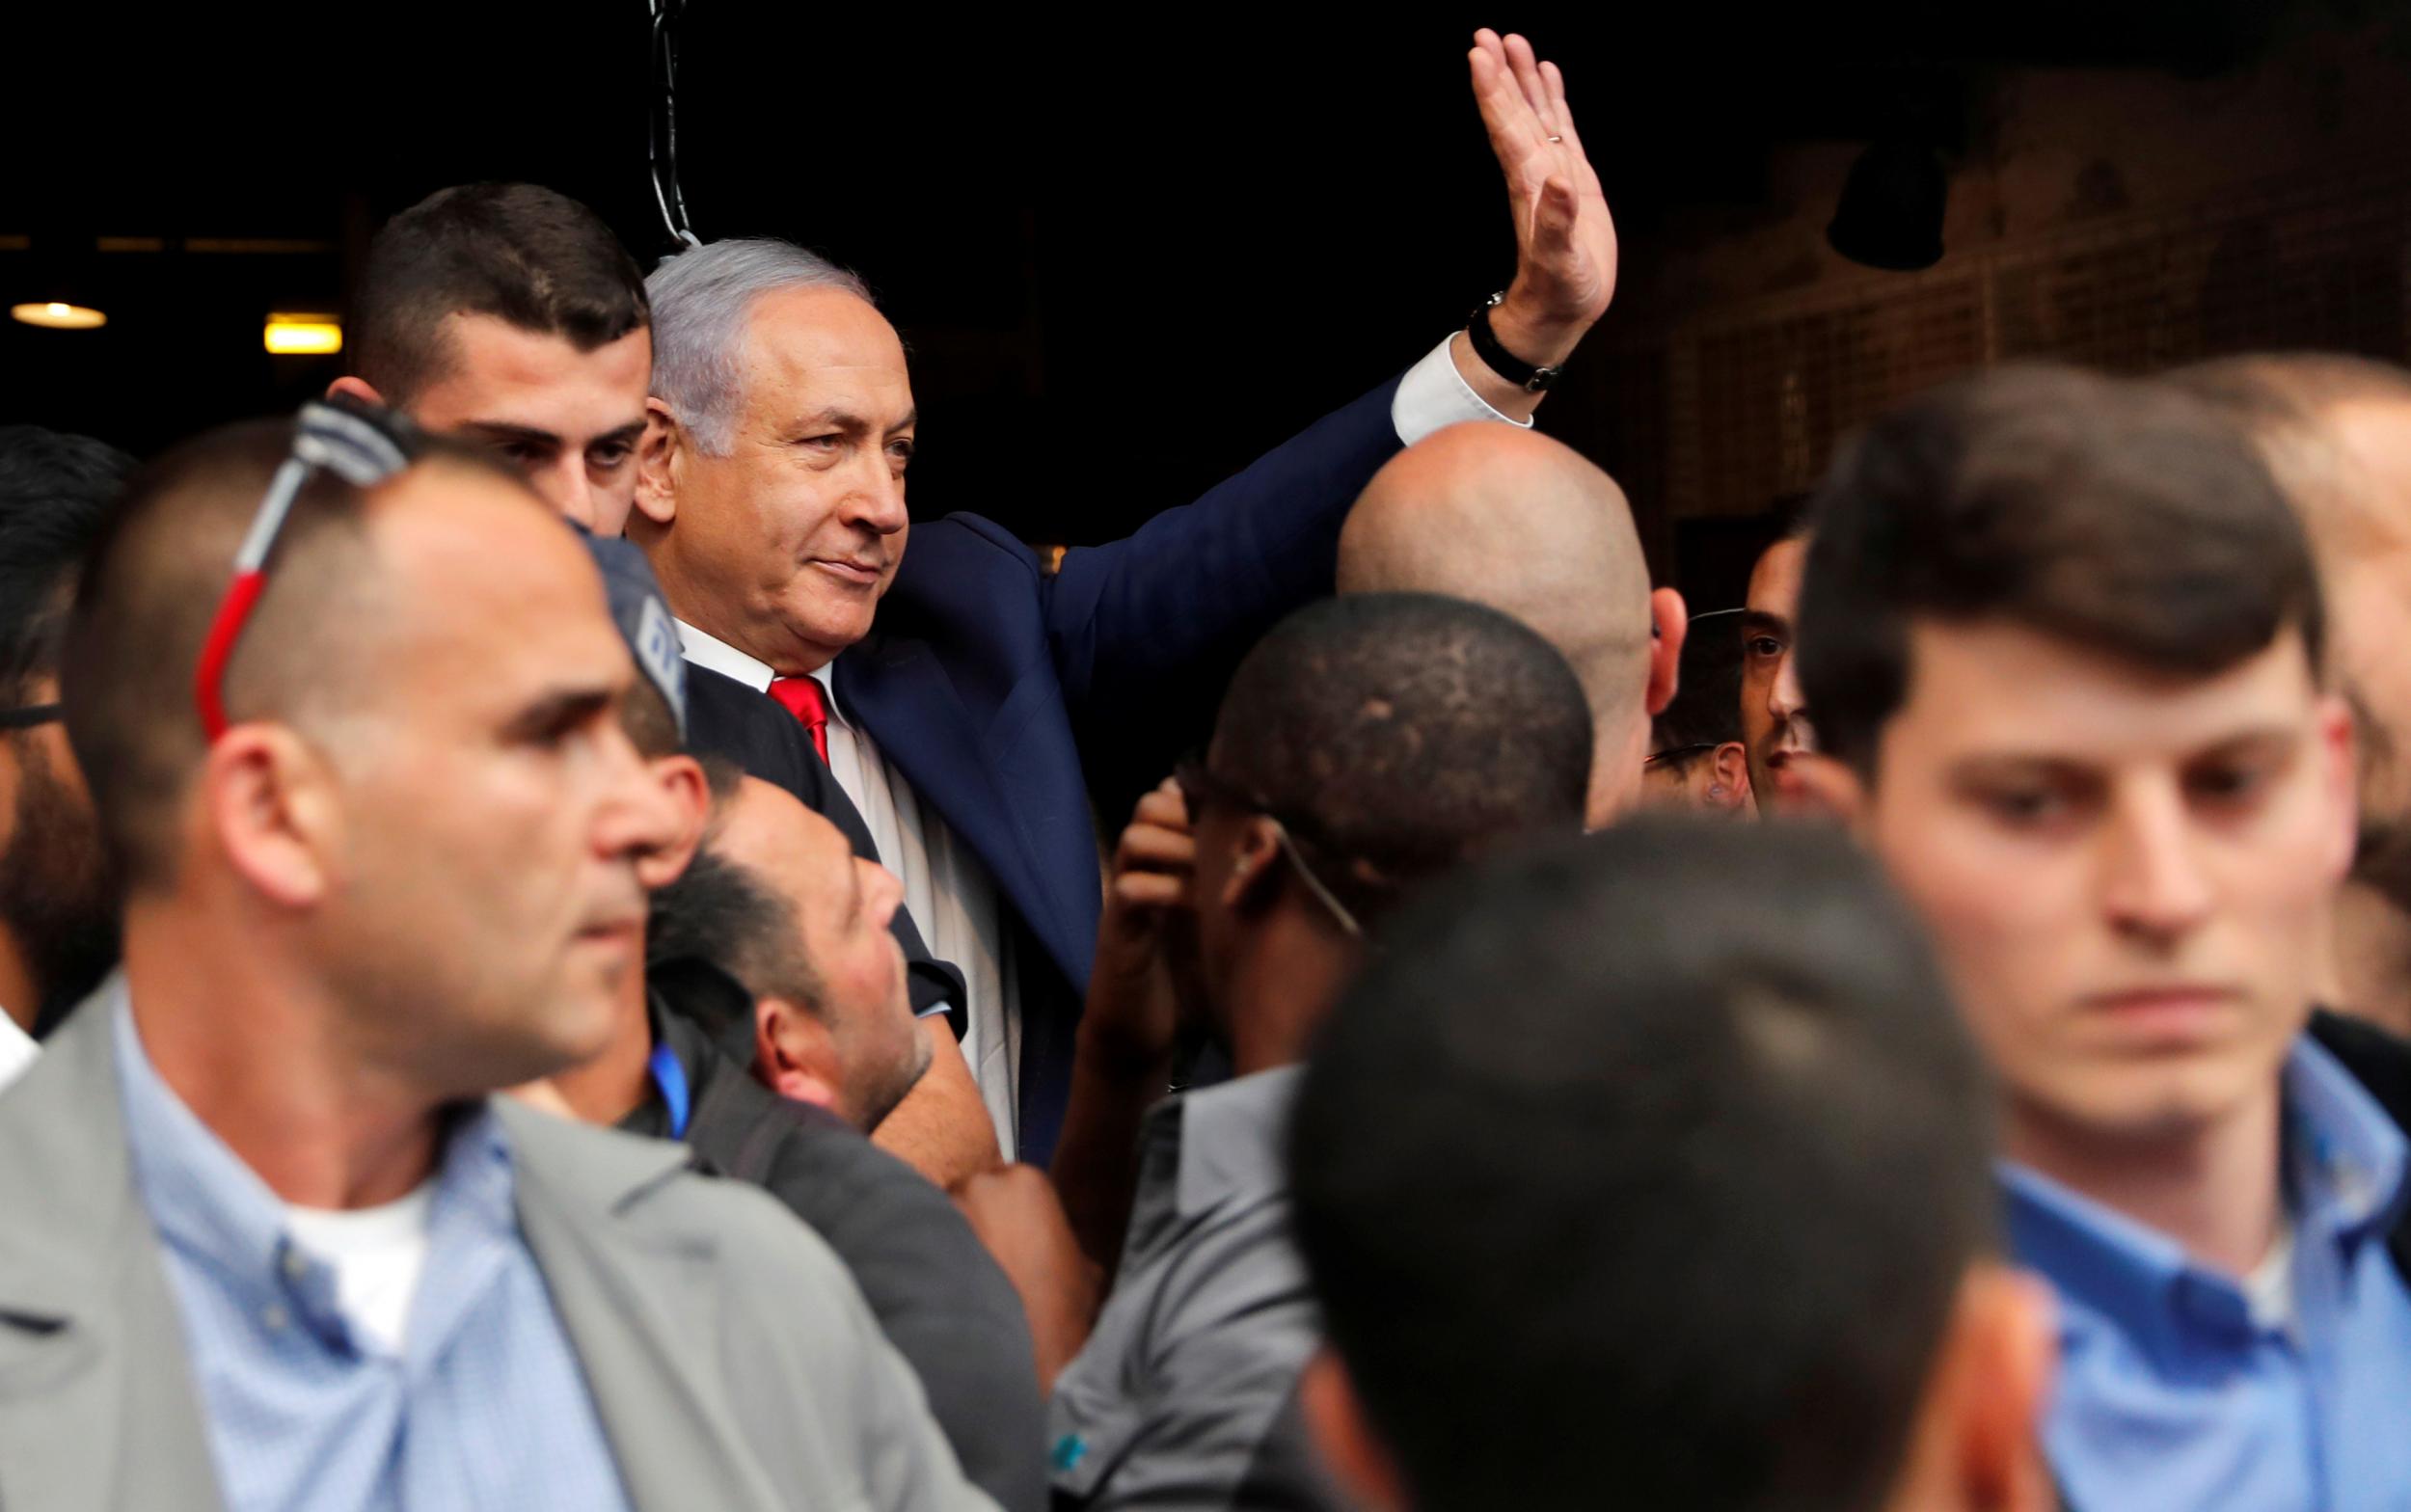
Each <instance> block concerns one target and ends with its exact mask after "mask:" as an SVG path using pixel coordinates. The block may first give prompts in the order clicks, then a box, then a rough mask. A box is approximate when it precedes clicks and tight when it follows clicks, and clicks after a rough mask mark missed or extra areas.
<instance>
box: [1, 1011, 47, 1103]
mask: <svg viewBox="0 0 2411 1512" xmlns="http://www.w3.org/2000/svg"><path fill="white" fill-rule="evenodd" d="M40 1054H41V1046H40V1045H38V1044H36V1043H35V1042H34V1037H33V1036H31V1035H29V1034H27V1033H26V1032H25V1031H24V1030H22V1029H20V1028H18V1027H17V1024H16V1020H15V1019H14V1018H11V1017H10V1016H9V1011H8V1010H7V1009H5V1008H0V1087H6V1086H8V1085H9V1083H11V1082H13V1081H14V1080H16V1079H17V1078H18V1077H19V1076H21V1075H23V1074H24V1073H25V1068H26V1067H27V1066H31V1065H33V1064H34V1057H36V1056H38V1055H40Z"/></svg>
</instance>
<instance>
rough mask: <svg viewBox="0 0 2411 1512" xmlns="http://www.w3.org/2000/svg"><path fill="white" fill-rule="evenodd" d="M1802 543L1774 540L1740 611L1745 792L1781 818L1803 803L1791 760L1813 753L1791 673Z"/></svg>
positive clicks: (1753, 575) (1804, 710)
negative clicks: (1746, 769)
mask: <svg viewBox="0 0 2411 1512" xmlns="http://www.w3.org/2000/svg"><path fill="white" fill-rule="evenodd" d="M1807 564H1808V543H1807V542H1806V541H1805V540H1790V541H1777V542H1775V543H1774V545H1773V546H1770V547H1768V548H1767V550H1766V552H1765V554H1763V555H1761V556H1760V557H1759V558H1758V565H1757V566H1756V567H1755V568H1754V569H1753V570H1752V571H1751V572H1750V574H1749V600H1748V606H1747V608H1745V609H1743V611H1742V631H1741V634H1742V742H1743V744H1744V745H1745V746H1746V747H1747V750H1748V754H1749V790H1750V792H1751V794H1752V795H1754V796H1755V797H1756V799H1757V803H1758V806H1759V807H1760V808H1761V809H1763V810H1766V811H1769V812H1774V813H1780V812H1783V811H1785V810H1787V809H1793V808H1796V807H1797V806H1798V805H1799V802H1800V789H1799V784H1798V781H1797V774H1796V773H1792V772H1791V771H1790V767H1791V764H1792V762H1793V761H1794V759H1796V758H1798V757H1800V756H1803V755H1806V754H1809V753H1811V752H1813V751H1815V750H1816V748H1817V742H1816V735H1815V733H1814V732H1813V731H1812V730H1810V728H1809V726H1808V715H1807V706H1806V700H1804V699H1803V698H1801V693H1800V678H1799V676H1798V674H1797V673H1796V672H1795V671H1794V670H1793V659H1792V641H1793V627H1794V626H1795V625H1796V624H1797V623H1798V621H1799V618H1800V579H1801V570H1802V569H1803V568H1805V567H1806V566H1807Z"/></svg>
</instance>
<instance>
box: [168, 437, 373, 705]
mask: <svg viewBox="0 0 2411 1512" xmlns="http://www.w3.org/2000/svg"><path fill="white" fill-rule="evenodd" d="M416 446H417V436H416V433H415V432H414V431H412V430H411V429H410V427H409V423H408V422H407V421H405V420H402V419H399V418H398V417H396V416H394V415H393V414H391V413H389V412H387V411H384V410H379V409H372V408H371V407H369V406H367V405H365V404H359V403H356V402H354V401H352V400H350V399H344V398H328V399H312V401H310V402H309V403H308V404H305V405H303V406H302V407H301V413H300V415H298V416H296V417H295V418H294V421H293V449H292V452H291V453H290V454H289V455H287V456H286V457H285V459H284V462H283V464H282V465H280V466H279V467H278V468H277V470H276V475H275V476H274V477H272V478H270V479H269V480H268V492H267V494H266V495H265V496H264V497H263V498H262V499H261V500H259V508H258V510H257V512H256V513H254V514H253V516H252V520H251V527H250V528H249V529H248V530H246V531H244V532H243V544H242V545H241V546H240V547H238V548H236V550H235V553H234V577H233V581H230V582H229V583H228V584H227V589H226V595H225V597H223V598H221V599H220V600H219V601H218V611H217V613H216V614H215V615H214V616H212V617H211V619H210V621H209V637H208V638H207V639H206V640H204V641H203V642H202V646H201V663H200V665H199V666H197V667H196V668H195V669H194V672H193V702H194V704H195V706H196V707H197V708H198V709H199V710H200V712H201V728H202V732H203V734H204V735H205V736H207V737H208V739H210V740H211V741H215V740H216V739H217V738H218V737H219V736H221V735H224V734H225V733H226V731H227V717H226V664H227V662H229V661H230V659H231V658H232V657H233V655H234V643H235V642H236V641H237V640H239V639H241V638H242V634H243V626H244V625H245V624H246V623H247V622H249V620H250V619H251V616H252V611H253V609H255V608H257V606H258V603H259V595H260V594H261V593H262V592H263V591H265V589H266V588H267V585H268V557H269V555H270V554H271V553H273V552H274V551H275V550H276V543H277V537H278V536H279V535H280V534H282V533H283V531H284V522H285V519H286V518H287V517H288V516H289V515H291V514H292V512H293V500H295V499H296V498H298V497H299V496H300V494H301V491H302V486H303V485H304V484H306V483H308V482H309V481H310V480H311V478H312V477H313V476H314V475H316V474H317V473H320V472H327V473H334V474H335V475H336V476H338V477H339V478H341V479H342V480H343V481H344V482H346V483H349V484H350V485H352V487H354V488H373V487H375V486H376V485H377V484H379V483H382V482H384V481H385V480H386V479H387V478H390V477H392V476H393V474H395V473H399V472H401V471H402V470H403V469H404V468H407V467H409V466H410V463H411V458H412V454H413V452H414V451H415V449H416Z"/></svg>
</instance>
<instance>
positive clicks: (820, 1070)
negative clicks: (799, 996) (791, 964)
mask: <svg viewBox="0 0 2411 1512" xmlns="http://www.w3.org/2000/svg"><path fill="white" fill-rule="evenodd" d="M753 1061H754V1066H755V1068H756V1069H757V1070H758V1071H759V1072H760V1073H761V1077H762V1080H763V1081H764V1082H765V1083H767V1084H768V1085H769V1087H770V1089H771V1091H772V1092H774V1093H776V1094H779V1095H780V1096H782V1097H793V1098H794V1099H796V1101H798V1102H810V1103H817V1104H819V1105H820V1106H822V1107H824V1108H826V1109H828V1110H830V1111H831V1112H833V1113H837V1114H840V1115H843V1114H844V1113H845V1111H846V1109H845V1102H844V1094H845V1076H844V1074H843V1067H842V1066H841V1065H840V1064H839V1062H838V1059H837V1044H836V1041H835V1040H834V1039H830V1037H829V1033H828V1027H827V1026H826V1024H823V1023H822V1022H821V1021H820V1020H819V1019H818V1018H816V1017H814V1016H813V1015H812V1014H810V1013H807V1012H804V1011H803V1010H802V1009H801V1008H800V1007H799V1006H797V1005H796V1004H794V1003H790V1002H788V1001H787V1000H786V999H785V998H777V997H765V998H757V999H755V1000H754V1004H753Z"/></svg>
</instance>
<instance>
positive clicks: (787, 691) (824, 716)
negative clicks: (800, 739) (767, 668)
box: [771, 677, 828, 767]
mask: <svg viewBox="0 0 2411 1512" xmlns="http://www.w3.org/2000/svg"><path fill="white" fill-rule="evenodd" d="M771 696H772V698H775V699H777V700H778V702H779V707H781V708H783V709H785V710H786V711H787V712H788V713H789V714H791V715H795V716H796V718H797V720H798V721H799V722H800V723H801V724H802V725H803V728H804V732H805V733H806V734H808V735H810V736H811V737H812V748H813V749H814V750H816V751H819V752H820V753H821V765H822V766H824V767H826V766H827V765H828V701H827V700H826V699H825V698H823V697H822V696H821V685H820V682H819V680H818V679H816V678H810V677H776V678H772V680H771Z"/></svg>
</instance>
